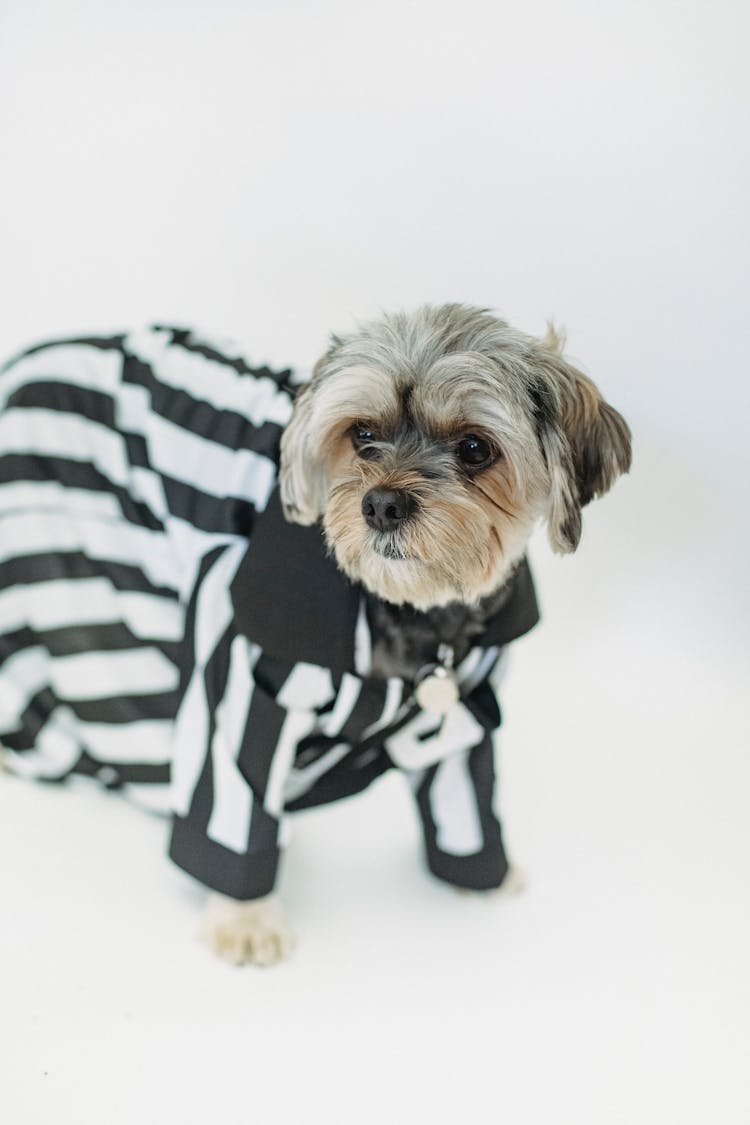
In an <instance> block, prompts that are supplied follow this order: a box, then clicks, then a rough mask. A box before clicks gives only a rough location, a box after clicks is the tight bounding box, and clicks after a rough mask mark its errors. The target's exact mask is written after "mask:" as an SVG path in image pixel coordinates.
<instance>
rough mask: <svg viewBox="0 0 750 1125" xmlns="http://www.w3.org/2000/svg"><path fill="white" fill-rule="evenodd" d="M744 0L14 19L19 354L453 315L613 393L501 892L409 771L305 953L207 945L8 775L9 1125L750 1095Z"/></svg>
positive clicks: (91, 806) (4, 223)
mask: <svg viewBox="0 0 750 1125" xmlns="http://www.w3.org/2000/svg"><path fill="white" fill-rule="evenodd" d="M749 24H750V19H749V18H748V9H747V6H746V5H744V4H742V3H740V2H739V0H717V2H714V3H711V4H709V3H707V2H683V3H676V2H674V3H673V2H671V0H652V2H651V3H648V4H646V3H641V2H640V0H635V2H633V3H631V4H629V5H627V6H626V7H622V6H620V5H614V4H608V3H604V4H602V3H594V2H593V0H592V2H586V0H569V2H566V3H563V4H555V3H553V2H552V0H531V2H528V3H524V4H523V5H520V4H519V5H511V4H508V3H504V2H502V3H484V2H481V0H468V2H466V3H463V4H460V5H459V4H449V3H446V2H444V0H433V2H432V3H421V2H416V3H409V4H397V3H393V2H391V0H386V2H384V3H380V4H378V5H375V4H360V3H355V2H350V3H343V2H341V0H330V2H313V3H295V2H291V0H279V2H277V3H271V2H264V0H249V2H245V3H240V2H231V0H212V2H211V3H208V2H207V0H202V2H197V0H182V2H179V3H178V2H177V0H151V2H150V3H146V2H144V0H131V2H130V3H129V4H128V5H124V4H123V5H121V4H114V3H104V4H102V3H93V2H92V3H84V2H82V0H66V2H65V3H64V4H59V3H53V0H30V2H24V3H21V2H20V0H3V2H2V4H0V129H1V132H0V140H1V141H2V147H1V149H0V154H1V155H0V168H1V171H2V175H1V178H0V202H1V204H2V206H0V353H1V354H2V356H3V357H5V356H8V355H10V354H11V353H12V352H13V351H14V350H15V349H17V348H20V347H22V346H25V345H27V344H29V343H31V342H34V341H37V340H40V339H42V338H50V337H53V336H55V335H57V334H63V335H66V334H69V333H77V332H80V331H91V330H99V329H104V330H109V329H113V328H122V327H126V328H127V327H129V326H131V325H134V324H138V323H141V322H151V321H164V322H168V323H169V322H173V323H177V324H187V325H195V326H197V327H201V328H205V330H206V331H208V332H210V333H212V334H214V335H218V336H230V337H239V338H240V339H242V340H243V341H246V342H247V349H248V353H249V355H250V356H251V357H252V358H255V359H258V360H268V361H270V362H273V363H278V364H280V365H283V366H286V365H288V364H299V365H302V366H306V367H309V366H310V365H311V364H312V363H313V362H314V360H315V359H316V357H317V355H318V354H319V353H320V351H321V350H322V348H323V346H324V344H325V339H326V334H327V332H328V331H330V330H337V329H341V330H345V329H346V328H347V327H349V326H350V325H351V324H352V323H353V321H354V319H356V318H362V317H367V316H370V315H377V313H378V312H379V310H381V309H391V308H394V307H399V306H405V307H409V306H414V305H417V304H420V303H422V302H425V301H430V302H441V301H446V300H460V301H466V302H471V303H476V304H480V305H484V306H489V307H492V308H494V309H496V310H498V311H499V312H500V313H501V314H502V315H504V316H506V317H507V318H508V319H509V320H511V321H512V322H513V323H514V324H516V325H517V326H518V327H520V328H523V329H524V330H526V331H529V332H532V333H542V332H543V331H544V327H545V320H546V319H547V318H549V317H552V318H554V319H555V321H556V322H558V323H560V324H563V325H564V326H565V327H566V328H567V330H568V353H569V354H570V355H571V356H572V357H574V358H575V359H576V360H577V361H579V363H580V364H581V365H582V367H583V368H584V370H585V371H587V373H589V374H590V375H591V376H592V377H593V378H594V379H595V380H596V381H597V383H598V384H599V385H600V387H601V388H602V390H603V391H604V393H605V395H606V396H607V397H608V398H609V399H610V400H611V401H612V402H613V403H614V404H615V405H616V406H617V408H618V409H619V410H621V412H622V413H623V414H624V415H625V417H626V418H627V419H628V421H629V423H630V425H631V427H632V430H633V434H634V467H633V471H632V473H631V475H630V476H629V477H628V478H626V479H624V480H622V481H620V482H618V484H617V485H616V486H615V488H614V491H613V492H612V494H611V495H610V496H608V497H606V498H605V499H604V500H603V501H601V502H600V503H596V504H594V505H593V506H591V507H590V508H588V509H587V510H586V514H585V520H584V537H583V542H582V546H581V548H580V549H579V551H578V552H577V554H576V555H575V556H573V557H571V558H565V559H556V558H554V557H553V556H552V555H551V553H550V551H549V548H548V547H547V545H546V541H545V538H544V535H543V534H539V535H538V536H537V537H536V538H535V540H534V542H533V544H532V551H531V555H532V561H533V565H534V568H535V573H536V576H537V580H538V586H539V591H540V600H541V604H542V609H543V615H544V622H543V625H542V626H541V627H540V628H539V629H537V630H535V631H534V632H533V633H532V634H531V635H530V636H529V637H528V638H525V639H523V640H522V641H520V642H518V643H517V644H516V645H515V646H514V651H513V660H512V666H511V672H510V675H509V678H508V681H507V685H506V689H505V693H504V696H503V700H502V702H503V708H504V714H505V723H504V727H503V730H502V732H501V737H500V741H499V753H500V765H501V775H502V779H503V783H502V812H503V817H504V822H505V829H506V838H507V842H508V845H509V851H510V854H511V856H512V857H513V858H514V859H515V860H516V862H517V863H518V864H519V865H520V866H521V867H522V868H524V869H525V871H526V872H527V875H528V879H529V887H528V890H527V891H526V893H525V894H524V895H523V896H520V897H519V898H517V899H514V900H491V901H485V900H481V899H476V898H473V897H468V898H464V897H461V896H458V895H457V894H455V893H454V892H452V891H450V889H448V888H445V887H442V886H439V885H437V884H436V883H433V882H431V881H430V880H429V879H428V877H427V875H426V874H425V873H424V872H423V871H422V869H421V866H420V860H419V854H418V835H417V827H416V823H415V820H414V816H413V812H412V809H411V807H410V802H409V797H408V794H407V793H406V792H405V787H402V785H400V784H399V779H398V778H395V777H389V778H387V779H385V780H384V781H383V782H382V783H381V784H380V785H379V786H378V787H377V788H376V789H373V790H370V791H368V793H366V794H365V795H363V796H361V797H359V798H357V799H354V800H352V801H351V802H347V803H345V804H341V805H340V806H334V807H330V808H328V809H323V810H320V811H316V812H314V813H309V814H303V815H300V816H299V817H297V818H296V820H295V826H296V829H295V833H294V837H293V840H292V845H291V850H290V853H289V855H288V857H287V860H286V864H285V868H284V872H283V876H282V883H281V892H282V895H283V897H284V899H285V902H286V905H287V908H288V910H289V912H290V914H291V917H292V921H293V923H294V925H295V928H296V930H297V932H298V934H299V936H300V949H299V951H298V953H297V954H296V956H295V958H294V959H293V960H292V961H291V962H289V963H288V964H287V965H285V966H282V967H281V968H280V969H278V970H274V971H270V972H262V971H260V970H256V969H247V970H244V971H233V970H231V969H229V968H228V967H226V966H224V965H222V964H220V963H218V962H214V961H212V960H211V958H210V956H209V954H208V953H206V952H205V951H204V950H202V948H201V947H200V946H199V945H198V944H197V943H196V941H195V940H194V932H195V928H196V918H197V913H198V906H199V904H200V900H201V895H200V893H199V891H198V890H197V889H195V888H194V887H193V886H192V885H191V884H190V883H189V881H188V880H187V879H186V877H184V876H183V875H181V874H180V873H179V872H178V871H176V870H175V869H173V868H171V867H170V865H169V864H168V862H167V860H166V858H164V856H163V851H164V841H165V838H166V829H165V826H164V825H163V824H161V823H160V822H159V821H157V820H151V819H149V818H147V817H146V816H145V814H143V813H140V812H138V811H136V810H133V809H131V808H129V807H127V806H126V805H125V804H124V803H123V802H121V801H118V800H117V799H114V798H111V797H107V796H105V795H103V794H101V793H99V792H91V791H89V790H88V789H87V788H85V787H81V788H80V789H78V788H76V789H73V790H66V791H65V792H62V791H58V790H54V789H49V788H43V787H41V786H32V785H29V784H28V783H21V782H20V781H16V780H14V779H9V778H7V777H2V778H0V877H1V879H2V891H1V893H0V1046H1V1048H2V1057H3V1060H4V1065H3V1070H4V1077H3V1079H2V1083H1V1084H0V1112H2V1114H3V1117H6V1118H7V1120H9V1121H13V1122H14V1125H15V1123H19V1125H21V1123H26V1122H33V1123H36V1122H46V1121H48V1120H50V1119H52V1117H53V1116H54V1119H55V1120H56V1121H59V1122H61V1123H65V1122H68V1121H70V1122H76V1123H85V1125H88V1123H89V1122H94V1121H96V1122H98V1121H100V1120H102V1119H106V1120H107V1121H108V1122H111V1123H119V1122H124V1123H128V1125H129V1123H130V1122H135V1121H138V1122H142V1121H145V1122H151V1121H154V1122H155V1121H157V1120H158V1121H161V1120H176V1119H177V1118H178V1117H179V1119H181V1120H183V1121H185V1122H193V1121H195V1122H198V1121H203V1120H206V1119H211V1120H214V1121H220V1122H224V1121H226V1122H234V1121H238V1120H242V1119H245V1118H247V1119H248V1120H250V1119H251V1116H252V1113H253V1112H258V1113H263V1114H264V1115H266V1117H265V1119H267V1120H274V1121H283V1122H287V1121H294V1120H297V1119H302V1118H303V1117H304V1118H305V1119H306V1120H312V1121H318V1120H320V1121H323V1120H327V1121H349V1120H352V1119H355V1120H357V1121H360V1122H370V1121H373V1122H374V1121H378V1122H380V1121H383V1120H388V1121H394V1122H402V1121H404V1122H405V1121H409V1122H412V1121H428V1120H429V1121H435V1122H443V1121H445V1122H448V1121H453V1120H456V1119H462V1120H466V1121H471V1122H472V1123H473V1122H477V1123H484V1122H494V1121H496V1120H506V1121H510V1122H513V1125H525V1123H526V1122H529V1123H536V1122H554V1123H555V1125H563V1123H567V1122H571V1123H573V1122H575V1123H576V1125H586V1123H588V1122H592V1123H594V1122H595V1123H597V1125H601V1123H605V1122H606V1123H607V1125H610V1123H619V1122H632V1121H638V1122H639V1123H641V1125H650V1123H652V1122H653V1123H655V1125H656V1123H658V1125H663V1123H670V1122H680V1123H681V1125H689V1123H692V1122H696V1123H697V1122H704V1121H706V1120H710V1119H715V1120H720V1121H721V1122H722V1123H723V1125H733V1123H735V1122H737V1123H739V1122H745V1121H746V1120H747V1116H748V1112H750V1091H749V1090H748V1083H747V1079H746V1074H745V1073H744V1072H743V1069H744V1068H746V1060H747V1055H748V1050H749V1049H750V1019H749V1016H748V1011H749V1008H748V1004H749V1002H750V971H749V970H748V965H747V948H748V941H749V940H750V901H749V896H748V864H747V856H748V845H749V844H750V828H748V818H747V805H748V784H749V783H750V766H749V765H748V755H747V751H748V720H747V712H746V705H745V702H746V699H747V690H748V689H747V684H748V672H749V671H750V667H749V665H750V661H749V660H748V647H747V640H748V624H749V619H750V612H749V611H750V593H749V584H748V581H747V569H748V564H747V560H748V547H749V546H750V542H749V538H750V537H749V535H748V530H747V522H748V521H747V512H748V468H749V467H750V466H749V464H748V461H749V460H750V458H749V457H748V418H749V417H750V390H749V389H748V387H749V385H750V378H748V370H747V355H748V344H749V342H750V341H748V335H749V332H748V316H747V307H748V296H749V295H750V294H749V292H748V290H749V288H750V286H748V250H750V245H749V242H750V239H749V238H748V234H749V227H750V223H749V221H748V208H747V199H748V197H749V196H750V183H749V182H748V181H749V180H750V176H749V175H748V171H749V169H750V159H749V155H750V154H749V152H748V126H749V125H750V120H749V116H750V115H749V114H748V107H749V105H750V99H749V98H748V94H749V93H750V90H749V89H748V88H749V87H750V80H749V79H748V70H747V62H746V51H747V42H748V33H749V32H750V26H748V25H749Z"/></svg>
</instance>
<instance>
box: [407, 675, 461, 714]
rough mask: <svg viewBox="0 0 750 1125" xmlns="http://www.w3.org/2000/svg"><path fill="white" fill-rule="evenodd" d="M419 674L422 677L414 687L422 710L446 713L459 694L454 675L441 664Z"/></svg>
mask: <svg viewBox="0 0 750 1125" xmlns="http://www.w3.org/2000/svg"><path fill="white" fill-rule="evenodd" d="M421 675H422V678H421V679H420V680H419V682H418V683H417V685H416V687H415V688H414V695H415V698H416V700H417V703H418V704H419V706H420V707H421V708H422V710H423V711H437V712H438V713H439V714H441V715H447V714H448V712H449V711H450V709H451V707H453V705H454V703H457V702H458V699H459V696H460V692H459V690H458V681H457V679H456V677H455V675H454V674H453V672H452V671H451V670H450V668H445V667H443V665H442V664H435V665H433V666H432V667H431V668H427V669H425V672H424V673H423V674H421Z"/></svg>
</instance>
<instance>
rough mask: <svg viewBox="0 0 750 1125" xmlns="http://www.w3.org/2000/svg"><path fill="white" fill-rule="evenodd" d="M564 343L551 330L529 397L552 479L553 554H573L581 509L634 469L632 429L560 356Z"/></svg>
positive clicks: (550, 519)
mask: <svg viewBox="0 0 750 1125" xmlns="http://www.w3.org/2000/svg"><path fill="white" fill-rule="evenodd" d="M563 343H564V338H563V337H562V336H561V335H558V334H557V333H556V332H555V330H554V329H553V328H552V327H550V330H549V332H548V334H547V337H546V339H545V340H544V341H542V342H541V345H540V347H539V352H538V366H537V378H536V380H535V382H534V384H533V386H532V388H531V391H530V395H531V401H532V406H533V410H534V414H535V419H536V426H537V435H538V438H539V444H540V446H541V449H542V453H543V454H544V459H545V461H546V464H547V471H548V473H549V477H550V508H549V513H548V534H549V540H550V543H551V545H552V548H553V550H554V551H556V552H558V554H566V553H568V552H570V551H575V549H576V547H577V546H578V542H579V540H580V538H581V508H582V507H583V506H584V504H588V503H589V501H590V500H594V499H595V498H596V497H597V496H602V495H603V494H604V493H605V492H607V491H608V490H609V489H610V488H611V487H612V485H613V484H614V482H615V481H616V480H617V477H618V476H619V475H620V474H621V473H626V472H627V471H628V469H629V468H630V457H631V453H630V430H629V428H628V425H627V423H626V422H625V419H624V418H623V417H622V416H621V415H620V414H618V412H617V411H616V410H615V409H614V407H612V406H610V405H609V403H608V402H605V400H604V399H603V397H602V395H601V394H600V392H599V390H598V389H597V387H596V386H595V385H594V383H593V382H592V381H591V379H589V378H587V376H586V375H583V374H582V373H581V372H580V371H578V370H576V368H575V367H573V366H572V365H571V364H569V363H568V362H567V361H566V360H565V359H563V357H562V355H561V350H562V346H563Z"/></svg>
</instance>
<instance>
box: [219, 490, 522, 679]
mask: <svg viewBox="0 0 750 1125" xmlns="http://www.w3.org/2000/svg"><path fill="white" fill-rule="evenodd" d="M507 588H508V596H507V598H506V599H504V600H503V602H502V604H501V606H500V607H499V609H498V610H497V612H496V613H495V614H494V615H493V617H491V618H490V620H489V621H488V622H487V627H486V629H485V631H484V633H483V634H482V635H481V636H480V637H478V638H477V644H478V645H480V646H481V647H486V648H489V647H491V646H495V645H498V646H501V645H504V644H507V643H508V642H509V641H511V640H514V639H515V638H516V637H519V636H521V634H523V633H526V632H528V630H529V629H531V628H532V627H533V626H534V625H535V624H536V623H537V621H538V620H539V610H538V606H537V601H536V595H535V591H534V585H533V581H532V578H531V572H530V570H529V567H528V564H527V562H526V559H525V558H524V559H522V560H521V562H520V564H519V565H518V567H517V569H516V570H515V572H514V573H513V575H512V577H511V578H510V579H509V581H508V587H507ZM362 592H363V591H362V587H361V586H359V585H355V584H354V583H352V582H350V581H349V579H348V578H347V577H346V576H345V575H344V574H343V573H342V571H340V570H339V568H338V566H337V565H336V563H335V561H334V560H333V559H332V558H331V556H330V555H329V554H328V551H327V547H326V543H325V539H324V536H323V531H322V529H321V528H320V526H319V525H316V526H314V527H301V526H300V525H299V524H293V523H288V522H287V520H286V519H285V518H284V514H283V511H282V508H281V499H280V496H279V490H278V488H276V489H274V491H273V493H272V494H271V498H270V500H269V502H268V506H267V507H266V509H265V511H264V512H263V513H262V514H261V515H260V516H258V518H257V520H256V522H255V526H254V528H253V531H252V535H251V542H250V546H249V548H248V550H247V553H246V555H245V557H244V559H243V560H242V562H241V563H240V566H239V568H238V570H237V573H236V575H235V577H234V581H233V582H232V587H231V596H232V601H233V604H234V610H235V621H236V624H237V627H238V629H239V631H240V632H241V633H243V634H244V635H245V636H246V637H248V638H249V640H251V641H253V642H254V643H255V644H257V645H259V646H260V647H261V648H262V649H263V651H264V652H266V653H267V654H268V655H269V656H274V657H277V658H278V659H280V660H283V661H286V662H288V663H291V664H294V663H296V662H297V661H303V662H304V663H307V664H317V665H320V666H322V667H324V668H330V669H331V671H332V672H333V673H334V675H338V676H340V675H342V674H343V673H344V672H353V671H355V668H356V663H355V632H356V627H357V618H358V613H359V607H360V601H361V596H362Z"/></svg>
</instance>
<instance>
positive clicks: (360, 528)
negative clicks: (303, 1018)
mask: <svg viewBox="0 0 750 1125" xmlns="http://www.w3.org/2000/svg"><path fill="white" fill-rule="evenodd" d="M0 406H2V411H3V413H2V414H1V415H0V581H1V582H2V587H3V590H2V592H0V737H1V738H2V741H3V744H4V746H5V750H6V757H7V760H8V762H9V765H10V767H11V769H12V770H14V771H16V772H18V773H22V774H26V775H28V776H32V777H38V778H44V779H47V780H53V781H61V780H64V779H66V778H69V777H71V776H73V775H87V776H90V777H91V776H93V777H96V778H97V779H98V780H99V781H100V782H101V783H102V784H104V785H105V786H106V787H107V788H111V789H120V790H123V791H124V792H125V793H126V794H128V795H129V796H131V797H132V798H133V799H134V800H138V801H141V802H143V803H146V804H148V805H149V806H151V807H160V808H161V809H162V810H163V811H165V812H167V813H168V814H169V815H171V816H172V819H173V829H172V840H171V845H170V855H171V856H172V858H173V859H174V860H175V862H176V863H177V864H179V865H180V866H181V867H182V868H183V869H185V870H186V871H188V872H189V873H190V874H191V875H193V876H194V877H196V878H197V879H199V880H200V881H201V882H203V883H204V884H205V885H206V886H208V887H209V888H211V889H212V890H213V891H214V892H215V893H214V895H213V896H212V899H211V902H210V904H209V910H208V914H207V920H206V936H207V938H208V940H209V941H210V943H211V944H212V946H213V947H214V948H215V949H216V950H217V952H219V953H220V954H221V955H223V956H225V957H227V958H228V959H230V960H232V961H235V962H244V961H253V962H256V963H258V964H267V963H270V962H273V961H275V960H278V959H279V958H280V957H281V956H282V955H283V954H284V953H285V952H286V951H287V949H288V948H289V947H290V943H291V939H290V935H289V932H288V930H287V927H286V923H285V921H284V919H283V915H282V913H281V910H280V907H279V905H278V902H277V901H276V899H275V897H274V895H273V893H272V892H273V888H274V884H275V879H276V870H277V864H278V860H279V855H280V849H281V844H282V843H283V840H284V832H285V825H286V814H287V813H288V812H292V811H294V810H295V809H300V808H306V807H310V806H312V805H316V804H321V803H325V802H327V801H331V800H335V799H338V798H340V797H344V796H348V795H350V794H353V793H356V792H358V791H360V790H362V789H364V788H365V787H366V786H367V785H369V784H370V783H371V782H372V781H373V780H374V779H375V778H376V777H378V776H380V774H382V773H383V772H384V771H385V770H387V769H390V768H394V767H395V768H397V769H399V770H401V771H402V773H403V774H404V775H405V777H406V778H407V780H408V782H409V784H410V785H411V788H412V791H413V793H414V797H415V802H416V807H417V811H418V814H419V816H420V820H421V823H422V828H423V832H424V846H425V857H426V861H427V864H428V866H429V868H430V870H431V871H432V872H433V873H434V874H435V875H436V876H437V877H438V878H441V879H444V880H446V881H447V882H450V883H452V884H454V885H456V886H459V887H465V888H470V889H476V890H487V889H491V888H494V887H500V886H502V885H505V886H507V885H508V884H509V882H511V880H512V877H513V873H512V871H511V870H510V868H509V865H508V861H507V858H506V855H505V851H504V847H503V841H502V832H501V828H500V825H499V822H498V821H497V818H496V815H495V813H494V811H493V791H494V785H495V770H494V761H493V750H492V731H493V730H494V729H495V728H496V727H497V726H498V725H499V721H500V714H499V709H498V705H497V701H496V698H495V685H496V682H497V670H498V668H499V666H500V663H501V658H502V655H503V652H504V649H505V646H506V645H507V644H508V643H509V642H510V641H512V640H513V639H514V638H515V637H518V636H520V635H521V634H522V633H524V632H526V631H527V630H528V629H530V628H531V627H532V626H533V625H534V624H535V622H536V620H537V617H538V614H537V607H536V601H535V596H534V589H533V585H532V582H531V577H530V574H529V570H528V566H527V564H526V560H525V550H526V545H527V542H528V538H529V535H530V533H531V531H532V529H533V528H534V527H535V525H536V524H537V523H538V522H539V521H541V520H543V521H546V523H547V527H548V531H549V538H550V541H551V544H552V546H553V548H554V550H555V551H558V552H561V553H563V552H570V551H574V550H575V549H576V546H577V545H578V541H579V539H580V535H581V509H582V508H583V506H584V505H585V504H587V503H588V502H589V501H590V500H592V499H594V498H595V497H597V496H599V495H601V494H603V493H604V492H606V491H607V490H608V489H609V488H610V487H611V485H612V484H613V482H614V481H615V479H616V478H617V476H618V475H619V474H620V473H623V472H626V471H627V469H628V468H629V465H630V434H629V431H628V427H627V425H626V424H625V422H624V421H623V419H622V417H621V416H620V415H619V414H618V413H617V411H616V410H614V409H613V408H612V407H611V406H610V405H609V404H608V403H606V402H605V401H604V399H603V398H602V396H601V394H600V393H599V391H598V390H597V388H596V387H595V386H594V384H593V383H592V382H591V380H590V379H588V378H587V377H586V376H585V375H583V374H582V373H581V372H580V371H578V370H577V369H576V368H575V367H573V366H572V365H571V364H570V363H569V362H568V361H567V360H565V359H564V358H563V355H562V346H561V340H560V339H559V337H557V336H556V335H555V333H554V332H553V331H552V330H550V332H549V333H548V335H547V336H546V337H545V338H544V339H536V338H533V337H531V336H528V335H526V334H524V333H522V332H519V331H517V330H516V329H514V328H511V327H510V325H508V324H507V323H506V322H505V321H503V320H500V319H498V318H497V317H495V316H493V315H492V314H491V313H489V312H488V311H486V310H482V309H477V308H472V307H469V306H465V305H458V304H455V305H443V306H436V307H431V306H425V307H423V308H420V309H418V310H417V311H416V312H414V313H411V314H406V313H397V314H394V315H388V316H384V317H382V318H381V319H379V320H377V321H373V322H371V323H366V324H363V325H361V326H360V327H359V328H358V330H357V331H355V332H353V333H352V334H350V335H348V336H334V337H332V339H331V342H330V347H329V348H328V351H327V352H326V353H325V355H324V356H323V357H322V358H321V359H320V360H319V362H318V363H317V365H316V366H315V368H314V370H313V372H312V376H311V377H310V378H309V380H305V379H299V378H296V377H295V376H294V374H293V373H292V372H289V371H285V372H272V371H270V370H268V369H267V368H257V367H252V366H250V365H249V364H248V363H247V361H246V360H245V359H244V358H243V357H242V356H241V355H240V354H238V352H237V351H236V350H235V349H232V348H231V347H228V346H227V345H217V344H215V343H212V342H210V341H208V340H206V339H205V338H202V337H200V336H198V335H196V334H195V333H192V332H190V331H188V330H185V329H177V328H165V327H156V328H152V329H147V330H141V331H138V332H132V333H128V334H122V335H116V336H111V337H95V338H94V337H89V338H80V339H75V340H69V341H63V342H58V343H53V344H47V345H42V346H39V347H37V348H32V349H30V350H29V351H28V352H26V353H24V354H23V355H22V356H20V357H18V358H17V359H15V360H14V361H13V362H11V363H10V364H9V365H7V366H6V367H5V368H4V369H3V371H2V373H0Z"/></svg>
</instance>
